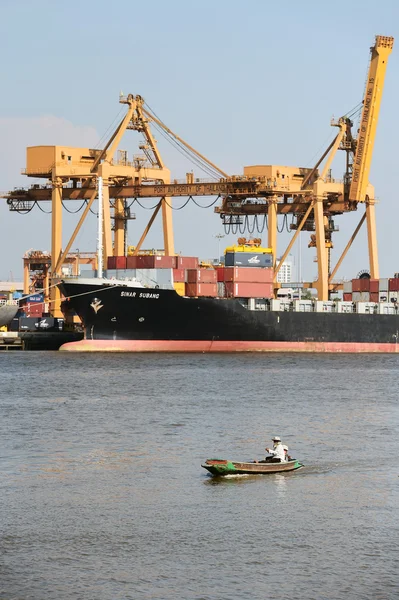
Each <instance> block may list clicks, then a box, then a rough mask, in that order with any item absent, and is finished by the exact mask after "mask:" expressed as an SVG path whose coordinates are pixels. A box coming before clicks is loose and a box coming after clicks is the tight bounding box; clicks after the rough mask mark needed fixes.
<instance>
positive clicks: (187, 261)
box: [175, 256, 198, 269]
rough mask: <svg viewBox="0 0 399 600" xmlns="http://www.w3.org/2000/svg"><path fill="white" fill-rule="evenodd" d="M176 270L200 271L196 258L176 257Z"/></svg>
mask: <svg viewBox="0 0 399 600" xmlns="http://www.w3.org/2000/svg"><path fill="white" fill-rule="evenodd" d="M175 268H176V269H198V258H197V257H196V256H176V267H175Z"/></svg>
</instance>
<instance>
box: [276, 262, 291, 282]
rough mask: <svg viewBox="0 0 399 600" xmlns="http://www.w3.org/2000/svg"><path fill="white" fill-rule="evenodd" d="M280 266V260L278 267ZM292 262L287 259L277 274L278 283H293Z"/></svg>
mask: <svg viewBox="0 0 399 600" xmlns="http://www.w3.org/2000/svg"><path fill="white" fill-rule="evenodd" d="M279 264H280V259H277V265H276V266H278V265H279ZM292 271H293V269H292V260H291V259H290V258H289V257H288V258H286V259H285V261H284V262H283V264H282V265H281V267H280V270H279V272H278V273H277V283H291V281H292Z"/></svg>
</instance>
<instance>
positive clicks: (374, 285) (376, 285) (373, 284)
mask: <svg viewBox="0 0 399 600" xmlns="http://www.w3.org/2000/svg"><path fill="white" fill-rule="evenodd" d="M379 289H380V282H379V280H378V279H370V293H372V292H373V293H375V292H378V291H379Z"/></svg>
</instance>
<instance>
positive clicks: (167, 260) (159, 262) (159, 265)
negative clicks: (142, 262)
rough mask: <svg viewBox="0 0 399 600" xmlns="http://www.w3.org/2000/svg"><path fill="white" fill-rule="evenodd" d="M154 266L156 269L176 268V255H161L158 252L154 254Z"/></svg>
mask: <svg viewBox="0 0 399 600" xmlns="http://www.w3.org/2000/svg"><path fill="white" fill-rule="evenodd" d="M154 268H155V269H175V268H176V256H160V255H159V254H156V255H155V256H154Z"/></svg>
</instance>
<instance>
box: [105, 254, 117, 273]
mask: <svg viewBox="0 0 399 600" xmlns="http://www.w3.org/2000/svg"><path fill="white" fill-rule="evenodd" d="M107 269H113V270H114V269H116V256H108V260H107Z"/></svg>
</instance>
